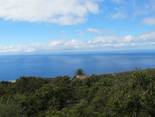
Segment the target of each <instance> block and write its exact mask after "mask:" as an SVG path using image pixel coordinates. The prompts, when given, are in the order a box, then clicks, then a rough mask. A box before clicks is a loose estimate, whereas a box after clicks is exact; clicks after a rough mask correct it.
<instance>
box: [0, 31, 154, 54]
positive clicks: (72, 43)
mask: <svg viewBox="0 0 155 117" xmlns="http://www.w3.org/2000/svg"><path fill="white" fill-rule="evenodd" d="M138 48H142V49H148V48H149V49H155V32H146V33H143V34H140V35H139V36H131V35H125V36H117V35H113V36H99V37H95V38H93V39H89V40H85V41H84V40H79V39H72V40H60V39H59V40H51V41H50V42H48V43H44V44H35V45H34V44H29V45H22V44H21V45H9V46H8V45H7V46H0V53H35V52H54V51H56V50H59V51H62V50H70V51H73V50H105V49H108V50H109V49H110V50H117V49H138Z"/></svg>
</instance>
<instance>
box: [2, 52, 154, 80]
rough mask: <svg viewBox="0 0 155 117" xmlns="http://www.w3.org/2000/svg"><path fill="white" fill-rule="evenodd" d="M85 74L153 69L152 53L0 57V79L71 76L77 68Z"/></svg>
mask: <svg viewBox="0 0 155 117" xmlns="http://www.w3.org/2000/svg"><path fill="white" fill-rule="evenodd" d="M79 68H81V69H83V70H84V71H85V73H87V74H89V75H90V74H106V73H117V72H124V71H131V70H135V69H136V68H139V69H146V68H155V54H152V53H149V54H131V53H130V54H104V53H97V54H52V55H1V56H0V80H1V81H2V80H16V79H18V78H20V77H21V76H40V77H47V78H52V77H56V76H64V75H69V76H73V75H74V73H75V71H76V70H77V69H79Z"/></svg>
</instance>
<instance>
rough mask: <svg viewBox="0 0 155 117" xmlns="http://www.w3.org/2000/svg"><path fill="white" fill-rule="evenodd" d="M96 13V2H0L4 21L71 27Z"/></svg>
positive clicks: (77, 0) (13, 0)
mask: <svg viewBox="0 0 155 117" xmlns="http://www.w3.org/2000/svg"><path fill="white" fill-rule="evenodd" d="M98 12H99V4H98V1H97V0H83V1H82V0H0V18H1V19H4V20H13V21H29V22H49V23H56V24H61V25H71V24H77V23H82V22H84V21H85V20H86V17H87V15H88V14H89V13H91V14H96V13H98Z"/></svg>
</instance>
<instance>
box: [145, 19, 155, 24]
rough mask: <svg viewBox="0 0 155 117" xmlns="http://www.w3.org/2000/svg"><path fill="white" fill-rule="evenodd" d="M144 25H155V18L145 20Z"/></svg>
mask: <svg viewBox="0 0 155 117" xmlns="http://www.w3.org/2000/svg"><path fill="white" fill-rule="evenodd" d="M143 23H144V24H147V25H155V18H154V17H147V18H144V19H143Z"/></svg>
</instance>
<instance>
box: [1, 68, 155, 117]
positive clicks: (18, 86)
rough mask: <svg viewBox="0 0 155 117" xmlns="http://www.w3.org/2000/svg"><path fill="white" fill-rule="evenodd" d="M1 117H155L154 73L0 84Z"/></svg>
mask: <svg viewBox="0 0 155 117" xmlns="http://www.w3.org/2000/svg"><path fill="white" fill-rule="evenodd" d="M79 72H80V73H82V72H81V71H79ZM0 117H155V70H144V71H135V72H126V73H119V74H107V75H91V76H89V77H88V78H85V79H83V80H79V79H76V78H70V77H68V76H64V77H57V78H51V79H50V78H49V79H46V78H36V77H22V78H20V79H18V80H17V81H16V82H15V83H10V82H0Z"/></svg>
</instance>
